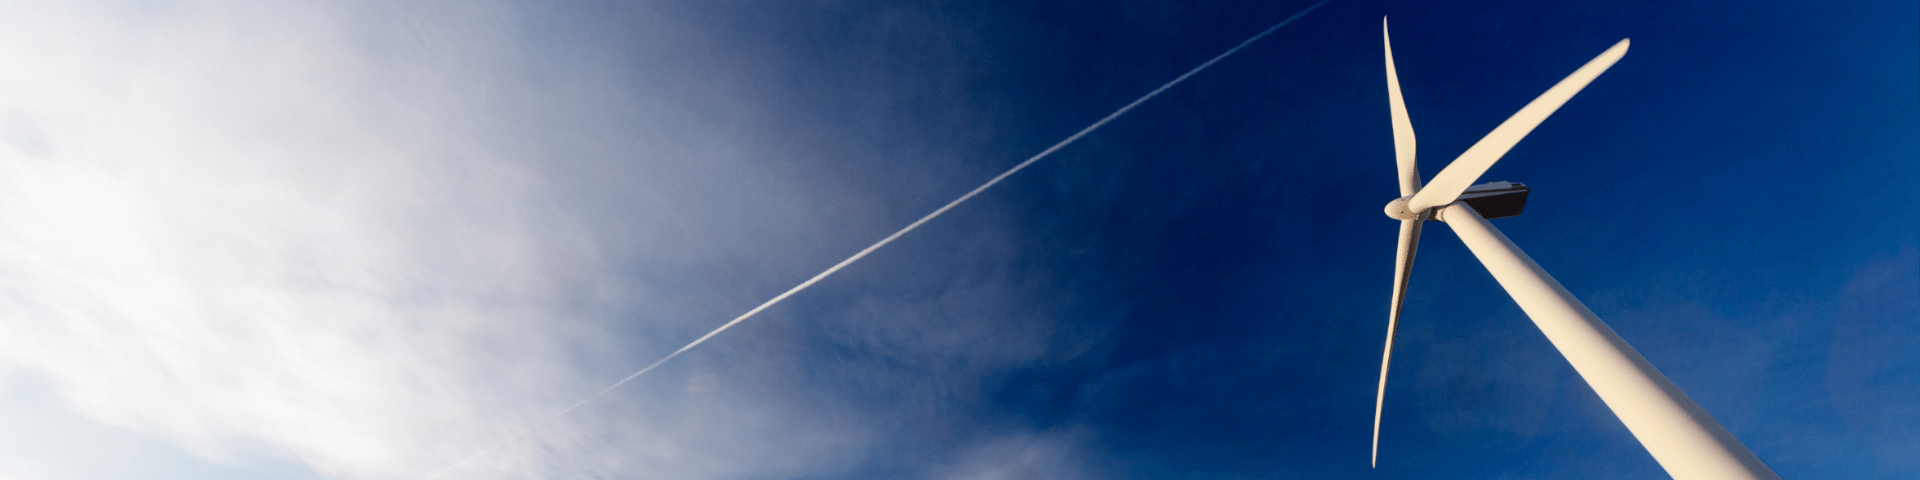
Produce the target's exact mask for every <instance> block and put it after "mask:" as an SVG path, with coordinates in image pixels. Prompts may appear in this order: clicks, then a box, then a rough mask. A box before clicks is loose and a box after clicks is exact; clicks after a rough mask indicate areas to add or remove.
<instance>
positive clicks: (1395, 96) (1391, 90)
mask: <svg viewBox="0 0 1920 480" xmlns="http://www.w3.org/2000/svg"><path fill="white" fill-rule="evenodd" d="M1380 42H1381V44H1382V45H1385V46H1386V49H1387V108H1388V109H1390V110H1392V111H1393V156H1394V159H1395V160H1398V161H1399V162H1400V196H1402V197H1404V196H1408V195H1413V194H1414V192H1418V191H1420V166H1419V164H1417V163H1414V159H1413V146H1414V141H1413V121H1412V120H1409V119H1407V101H1406V100H1404V99H1401V98H1400V74H1399V73H1398V72H1396V71H1395V70H1394V69H1393V39H1392V38H1389V37H1388V35H1387V17H1380Z"/></svg>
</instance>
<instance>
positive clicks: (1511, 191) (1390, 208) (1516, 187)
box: [1385, 182, 1530, 221]
mask: <svg viewBox="0 0 1920 480" xmlns="http://www.w3.org/2000/svg"><path fill="white" fill-rule="evenodd" d="M1529 191H1530V190H1528V189H1527V185H1526V184H1524V183H1520V182H1487V183H1482V184H1479V185H1474V186H1471V187H1467V190H1466V191H1464V192H1461V193H1460V196H1459V197H1455V198H1454V201H1459V202H1467V205H1468V206H1472V207H1473V209H1474V211H1478V212H1480V216H1481V217H1482V218H1487V219H1494V218H1507V217H1511V216H1515V215H1519V214H1520V212H1521V211H1523V210H1526V208H1527V193H1528V192H1529ZM1412 199H1413V196H1412V195H1408V196H1404V197H1400V198H1396V199H1393V201H1391V202H1387V207H1386V209H1385V210H1386V214H1387V218H1392V219H1394V220H1418V219H1426V220H1441V221H1445V220H1442V219H1441V218H1440V212H1439V210H1440V208H1442V207H1445V205H1442V206H1440V207H1434V208H1430V209H1427V210H1424V211H1414V210H1413V207H1411V206H1409V205H1410V204H1411V202H1412Z"/></svg>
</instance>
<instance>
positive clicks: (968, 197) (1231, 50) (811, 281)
mask: <svg viewBox="0 0 1920 480" xmlns="http://www.w3.org/2000/svg"><path fill="white" fill-rule="evenodd" d="M1331 1H1333V0H1320V2H1318V3H1315V4H1313V5H1312V6H1308V7H1307V8H1306V9H1304V10H1301V11H1300V12H1299V13H1295V14H1293V16H1291V17H1287V19H1286V20H1281V21H1280V23H1276V24H1273V26H1271V27H1267V29H1266V30H1261V31H1260V33H1259V34H1256V35H1254V36H1252V37H1249V38H1247V39H1246V40H1245V41H1242V42H1240V44H1239V45H1234V46H1233V48H1229V49H1227V51H1226V52H1222V53H1221V54H1219V55H1215V56H1214V57H1213V59H1211V60H1207V62H1206V63H1202V64H1200V66H1198V67H1193V69H1192V70H1187V73H1183V74H1180V76H1178V77H1174V79H1173V80H1169V81H1167V83H1165V84H1162V85H1160V88H1155V89H1153V91H1151V92H1147V94H1146V95H1142V96H1140V98H1139V99H1136V100H1134V101H1133V103H1128V104H1127V105H1126V106H1124V107H1120V109H1119V110H1114V111H1113V113H1109V114H1107V116H1106V118H1101V119H1100V121H1097V122H1093V124H1092V125H1088V126H1087V128H1082V129H1080V131H1079V132H1076V133H1074V134H1073V135H1072V136H1069V137H1067V139H1065V140H1061V141H1060V142H1059V143H1055V144H1053V146H1051V147H1047V149H1046V150H1041V151H1040V153H1037V154H1034V155H1033V156H1032V157H1029V158H1027V160H1026V161H1024V162H1020V164H1019V165H1014V166H1013V168H1009V169H1007V171H1006V172H1003V173H1001V174H1000V175H998V176H995V177H993V179H992V180H987V183H983V184H980V186H978V187H974V189H973V190H971V191H968V192H967V193H966V194H965V195H961V196H960V198H956V199H953V201H951V202H947V204H946V205H943V206H941V207H940V208H939V209H938V210H934V211H933V213H929V214H927V216H924V217H920V219H919V220H914V221H913V223H910V224H907V226H906V228H902V229H900V231H897V232H893V234H892V235H887V238H882V239H880V241H878V242H874V244H873V245H871V246H868V247H867V248H865V249H862V250H860V253H855V254H853V256H851V257H847V259H846V260H841V261H840V263H836V264H833V266H832V267H828V268H827V270H826V271H823V272H820V274H818V275H814V276H813V278H809V279H807V281H805V282H800V284H799V285H795V286H793V288H789V289H787V291H786V292H784V293H781V294H780V295H778V296H775V297H773V299H770V300H767V301H766V303H762V304H760V306H758V307H753V310H748V311H747V313H742V314H740V316H738V317H734V318H733V321H729V322H727V323H726V324H725V325H721V326H720V328H716V329H713V331H711V332H707V334H706V335H701V336H700V338H697V339H694V340H693V343H688V344H687V346H684V347H680V349H679V350H674V351H673V353H669V354H667V356H666V357H662V358H661V359H659V360H655V361H654V362H653V364H652V365H647V368H642V369H640V371H638V372H633V374H632V375H627V378H622V379H620V381H618V382H613V384H612V385H608V386H607V388H602V389H600V391H597V392H593V394H592V395H588V396H587V398H583V399H580V401H578V402H573V405H568V406H567V408H563V409H560V411H559V412H556V413H554V414H553V415H552V416H549V417H547V418H546V419H544V420H541V421H539V422H538V423H534V424H533V426H531V427H527V428H526V429H525V430H521V431H520V432H519V433H515V434H513V435H512V436H509V437H507V438H506V439H505V440H501V441H499V442H498V443H494V444H493V445H492V446H489V447H487V448H485V449H482V450H480V451H478V452H474V454H473V455H469V456H467V458H464V459H461V460H460V461H459V462H455V463H454V464H453V465H450V466H448V467H447V468H445V469H442V470H440V471H439V472H436V473H434V474H433V475H430V476H428V477H427V478H426V480H433V479H435V478H439V477H440V476H441V475H445V474H446V473H447V472H450V471H453V469H455V468H460V466H461V465H466V464H467V462H471V461H473V459H475V458H480V456H481V455H486V454H487V452H492V451H493V450H494V449H497V448H500V446H502V445H506V444H508V443H512V442H513V441H514V440H519V439H520V437H524V436H526V435H527V434H529V433H533V432H534V431H536V430H539V429H540V427H544V426H546V425H547V424H548V423H553V421H554V420H558V419H560V417H564V416H566V415H567V413H570V412H572V411H573V410H574V409H576V408H580V406H581V405H586V404H587V402H592V401H593V400H594V399H597V398H600V396H601V395H606V394H607V392H611V391H613V389H616V388H620V386H621V385H626V384H627V382H631V381H633V379H635V378H639V377H640V376H641V375H645V374H646V373H647V372H650V371H653V369H654V367H658V366H660V364H663V363H667V361H668V360H673V357H678V356H680V354H682V353H686V351H687V350H691V349H693V347H695V346H698V345H700V344H701V343H706V341H707V339H709V338H713V336H714V335H719V334H720V332H724V331H726V330H727V329H729V328H733V326H734V324H738V323H740V322H741V321H744V320H746V319H748V318H752V317H753V316H754V315H755V314H758V313H760V311H762V310H766V309H767V307H772V306H773V305H774V304H777V303H780V301H781V300H786V299H787V297H791V296H793V294H795V293H800V291H801V290H806V289H807V287H811V286H813V284H815V283H819V282H820V280H821V279H824V278H827V276H828V275H833V273H834V272H838V271H840V269H842V268H846V267H847V265H852V264H853V262H857V261H859V260H860V259H862V258H866V256H867V254H870V253H873V251H874V250H879V249H880V247H884V246H887V244H889V243H893V241H894V240H898V239H899V238H900V236H901V235H906V234H907V232H911V231H913V229H916V228H920V226H921V225H924V224H926V223H927V222H929V221H932V220H933V219H934V218H935V217H939V216H940V214H943V213H947V210H952V209H953V207H955V206H959V205H960V204H961V203H964V202H966V201H967V200H971V199H973V196H974V195H979V194H980V192H983V191H986V190H987V189H988V188H992V187H993V186H994V185H997V184H999V183H1000V181H1001V180H1006V179H1007V177H1010V176H1013V174H1015V173H1019V172H1020V171H1021V170H1024V169H1026V168H1027V166H1028V165H1033V162H1038V161H1040V159H1042V158H1047V156H1048V155H1053V152H1057V151H1060V149H1061V148H1063V147H1066V146H1067V145H1069V144H1072V143H1073V142H1076V141H1079V140H1080V137H1085V136H1087V134H1088V133H1092V132H1093V131H1094V130H1099V129H1100V127H1103V126H1106V125H1107V122H1111V121H1113V119H1115V118H1119V117H1120V116H1121V115H1124V114H1126V113H1127V112H1128V111H1131V110H1133V107H1138V106H1140V104H1142V103H1146V101H1147V100H1151V99H1153V97H1157V96H1159V95H1160V93H1161V92H1165V91H1167V89H1169V88H1173V86H1174V85H1179V84H1180V82H1184V81H1186V80H1187V78H1188V77H1192V76H1193V75H1194V74H1196V73H1200V71H1201V70H1206V69H1207V67H1211V66H1213V64H1215V63H1219V62H1220V60H1222V59H1225V58H1227V56H1229V55H1233V54H1234V53H1235V52H1239V51H1240V49H1242V48H1247V45H1252V44H1253V42H1256V41H1259V40H1260V39H1262V38H1266V36H1267V35H1269V34H1272V33H1273V32H1274V31H1275V30H1279V29H1280V27H1284V26H1287V24H1289V23H1293V21H1294V20H1298V19H1299V18H1300V17H1302V16H1306V14H1307V13H1308V12H1312V11H1313V10H1314V9H1317V8H1320V6H1321V5H1326V4H1327V2H1331Z"/></svg>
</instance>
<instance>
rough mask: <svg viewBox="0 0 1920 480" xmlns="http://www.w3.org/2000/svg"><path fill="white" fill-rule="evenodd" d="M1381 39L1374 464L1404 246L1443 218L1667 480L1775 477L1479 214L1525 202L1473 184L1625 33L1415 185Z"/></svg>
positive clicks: (1602, 61)
mask: <svg viewBox="0 0 1920 480" xmlns="http://www.w3.org/2000/svg"><path fill="white" fill-rule="evenodd" d="M1380 37H1381V40H1382V42H1383V43H1384V44H1385V48H1386V58H1387V104H1388V107H1389V109H1390V110H1391V111H1392V115H1393V150H1394V156H1395V159H1396V160H1398V163H1399V167H1400V195H1401V196H1400V198H1396V199H1394V200H1393V201H1392V202H1388V203H1387V207H1386V213H1387V216H1388V217H1392V218H1394V219H1396V220H1400V245H1399V249H1398V252H1397V253H1396V256H1395V260H1394V274H1393V303H1392V304H1390V306H1389V307H1388V312H1387V346H1386V351H1385V352H1383V353H1382V354H1381V355H1380V390H1379V393H1378V395H1377V396H1375V398H1374V406H1373V464H1374V466H1376V467H1377V466H1379V461H1380V410H1381V407H1382V406H1383V404H1384V403H1385V401H1386V395H1387V364H1388V361H1389V360H1391V359H1392V358H1393V334H1394V328H1395V327H1397V326H1398V324H1399V322H1400V309H1401V306H1402V301H1403V300H1404V299H1405V298H1406V294H1407V277H1408V276H1409V275H1410V274H1411V273H1412V272H1413V253H1414V250H1415V249H1416V248H1417V247H1418V246H1419V244H1420V227H1421V225H1422V224H1424V223H1426V222H1427V221H1430V220H1431V221H1441V222H1446V223H1447V225H1448V226H1450V227H1452V229H1453V232H1454V234H1456V235H1459V236H1460V241H1461V242H1463V243H1466V244H1467V249H1469V250H1472V251H1473V255H1474V256H1475V257H1479V259H1480V263H1481V264H1483V265H1485V266H1486V267H1487V271H1488V272H1491V273H1493V278H1494V279H1495V280H1498V281H1499V282H1500V287H1501V288H1503V289H1506V291H1507V294H1508V295H1511V296H1513V300H1514V302H1516V303H1519V304H1520V309H1521V310H1523V311H1525V312H1526V313H1527V316H1528V317H1530V318H1532V319H1533V323H1534V325H1536V326H1539V327H1540V331H1541V332H1542V333H1545V334H1546V335H1547V340H1549V341H1551V342H1553V346H1554V347H1555V348H1557V349H1559V350H1560V354H1561V355H1564V356H1566V357H1567V362H1568V363H1571V364H1573V369H1574V371H1577V372H1579V373H1580V377H1581V378H1583V379H1586V381H1587V385H1588V386H1591V387H1593V391H1594V393H1598V394H1600V400H1601V401H1603V402H1605V403H1606V404H1607V408H1610V409H1612V410H1613V414H1614V415H1615V416H1617V417H1619V418H1620V421H1621V422H1622V423H1625V424H1626V426H1627V430H1629V431H1631V432H1633V436H1634V438H1636V439H1638V440H1640V444H1641V445H1642V446H1644V447H1646V449H1647V452H1648V453H1651V454H1653V458H1654V460H1655V461H1658V462H1660V467H1661V468H1664V469H1666V471H1667V474H1668V475H1671V476H1673V478H1675V479H1677V480H1694V479H1754V480H1760V479H1773V480H1778V479H1779V478H1780V476H1779V475H1776V474H1774V473H1773V470H1772V469H1769V468H1767V465H1766V464H1765V463H1761V462H1760V459H1759V457H1756V456H1754V455H1753V452H1752V451H1751V450H1748V449H1747V446H1746V445H1744V444H1741V443H1740V440H1738V439H1735V438H1733V434H1731V433H1728V432H1727V429H1726V427H1722V426H1720V422H1718V421H1715V420H1714V419H1713V417H1712V416H1710V415H1707V412H1706V411H1704V410H1701V409H1700V406H1699V405H1697V404H1695V403H1693V399H1690V398H1687V395H1686V394H1685V393H1682V392H1681V391H1680V388H1679V387H1675V386H1674V385H1673V382H1671V381H1668V380H1667V377H1666V376H1665V375H1661V374H1660V371H1659V370H1655V369H1654V368H1653V365H1652V364H1650V363H1647V359H1646V358H1644V357H1641V356H1640V353H1639V352H1636V351H1634V350H1633V347H1631V346H1628V345H1627V342H1626V341H1625V340H1622V339H1620V335H1618V334H1615V333H1614V332H1613V329H1612V328H1608V327H1607V324H1606V323H1603V322H1601V321H1600V318H1599V317H1596V316H1594V314H1593V311H1591V310H1588V309H1587V307H1586V305H1584V304H1581V303H1580V300H1579V299H1577V298H1574V297H1573V294H1571V293H1568V292H1567V289H1566V288H1565V287H1562V286H1560V282H1558V281H1555V280H1554V279H1553V277H1552V276H1550V275H1547V272H1546V271H1545V270H1542V269H1540V265H1538V264H1535V263H1533V259H1532V258H1529V257H1527V254H1526V253H1525V252H1521V251H1520V248H1519V247H1516V246H1514V245H1513V242H1512V241H1510V240H1507V236H1506V235H1503V234H1501V233H1500V230H1498V229H1495V228H1493V224H1492V223H1489V222H1487V219H1488V218H1501V217H1509V216H1514V215H1519V214H1520V211H1521V209H1522V208H1523V207H1525V205H1526V199H1527V192H1528V190H1527V187H1526V185H1522V184H1518V183H1510V182H1492V183H1487V184H1482V185H1473V182H1474V181H1476V180H1479V178H1480V175H1481V174H1483V173H1486V171H1487V168H1488V167H1492V166H1493V163H1494V162H1496V161H1499V160H1500V157H1501V156H1502V155H1505V154H1506V153H1507V150H1509V149H1511V148H1513V146H1514V144H1516V143H1519V142H1520V139H1521V138H1524V137H1526V136H1527V133H1529V132H1532V131H1533V128H1534V127H1535V126H1538V125H1540V122H1541V121H1542V120H1546V118H1547V116H1548V115H1552V114H1553V112H1554V111H1555V110H1558V109H1559V108H1560V105H1562V104H1565V103H1566V102H1567V100H1568V99H1571V98H1573V95H1574V94H1576V93H1580V90H1581V89H1583V88H1586V86H1587V84H1588V83H1589V82H1592V81H1593V79H1594V78H1596V77H1599V76H1600V73H1601V72H1605V71H1606V70H1607V68H1608V67H1612V66H1613V63H1614V62H1615V61H1618V60H1620V57H1621V56H1623V55H1626V53H1627V44H1628V41H1627V40H1626V39H1622V40H1620V42H1619V43H1616V44H1614V45H1613V47H1612V48H1608V49H1607V50H1606V51H1605V52H1601V53H1600V56H1598V57H1594V59H1593V60H1591V61H1588V62H1587V64H1586V65H1583V66H1581V67H1580V68H1579V69H1578V70H1574V71H1573V74H1572V75H1568V76H1567V78H1566V79H1563V80H1561V81H1560V83H1557V84H1554V86H1553V88H1549V89H1547V92H1546V93H1543V94H1541V95H1540V97H1538V98H1535V99H1534V100H1533V101H1532V102H1529V103H1527V105H1526V106H1525V107H1521V108H1520V111H1519V112H1517V113H1514V114H1513V116H1512V117H1509V118H1507V121H1505V122H1501V123H1500V126H1498V127H1494V129H1493V132H1491V133H1488V134H1487V136H1486V137H1483V138H1481V139H1480V141H1479V142H1476V143H1474V144H1473V146H1472V147H1468V148H1467V151H1466V152H1465V153H1461V154H1460V156H1459V157H1458V158H1455V159H1454V160H1453V163H1450V164H1447V167H1446V168H1445V169H1442V170H1440V173H1439V174H1438V175H1434V176H1433V181H1432V182H1429V183H1427V184H1426V186H1425V187H1424V188H1423V187H1422V186H1421V184H1420V172H1419V168H1418V166H1417V165H1416V163H1415V162H1414V138H1413V123H1412V121H1410V120H1409V119H1408V117H1407V105H1406V102H1405V101H1404V100H1402V99H1401V97H1400V79H1399V75H1398V74H1397V73H1396V72H1395V71H1394V68H1393V43H1392V40H1391V39H1390V38H1389V37H1388V35H1387V21H1386V18H1384V17H1383V18H1381V19H1380Z"/></svg>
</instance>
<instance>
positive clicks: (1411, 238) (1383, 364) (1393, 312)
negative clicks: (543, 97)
mask: <svg viewBox="0 0 1920 480" xmlns="http://www.w3.org/2000/svg"><path fill="white" fill-rule="evenodd" d="M1426 221H1427V219H1426V218H1425V215H1422V216H1421V218H1416V219H1413V220H1401V221H1400V248H1399V249H1397V253H1396V254H1395V255H1394V260H1393V303H1392V304H1390V306H1389V307H1387V347H1386V350H1385V351H1383V352H1381V353H1380V392H1379V393H1378V394H1376V395H1374V397H1373V466H1375V467H1378V466H1380V410H1381V407H1384V406H1385V405H1386V403H1387V363H1388V361H1389V360H1392V359H1393V332H1394V329H1395V328H1397V327H1399V325H1400V306H1401V304H1402V303H1403V302H1404V301H1405V300H1406V299H1407V279H1408V278H1411V277H1412V276H1413V252H1414V251H1415V250H1419V249H1420V226H1421V225H1422V224H1425V223H1426Z"/></svg>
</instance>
